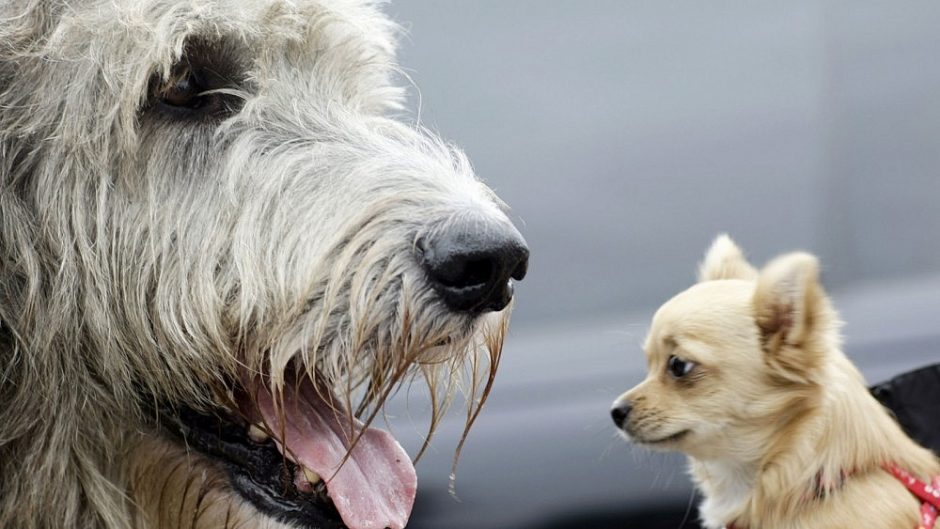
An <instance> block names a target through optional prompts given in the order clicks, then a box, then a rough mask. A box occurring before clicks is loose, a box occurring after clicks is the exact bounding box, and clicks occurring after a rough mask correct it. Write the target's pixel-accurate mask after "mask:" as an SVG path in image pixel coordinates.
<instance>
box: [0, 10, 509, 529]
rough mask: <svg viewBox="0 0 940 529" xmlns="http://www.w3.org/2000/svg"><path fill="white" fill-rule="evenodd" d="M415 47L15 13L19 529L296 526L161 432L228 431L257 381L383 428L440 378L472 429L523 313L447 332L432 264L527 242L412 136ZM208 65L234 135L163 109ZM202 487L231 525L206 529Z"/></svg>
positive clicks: (292, 25)
mask: <svg viewBox="0 0 940 529" xmlns="http://www.w3.org/2000/svg"><path fill="white" fill-rule="evenodd" d="M396 33H397V29H396V27H395V26H394V25H393V24H392V23H390V22H389V20H388V19H387V18H386V17H385V16H384V15H383V14H382V13H381V12H380V11H379V9H378V7H377V6H376V5H375V4H374V3H373V2H368V1H362V0H319V1H306V0H304V1H301V0H297V1H286V0H251V1H249V0H214V1H213V0H205V1H200V0H189V1H186V0H75V1H65V0H7V1H5V2H3V3H0V527H11V528H14V527H15V528H22V529H33V528H56V529H59V528H64V527H68V528H104V527H107V528H114V529H118V528H122V529H123V528H129V527H154V526H161V525H162V526H166V527H184V526H185V527H189V526H190V525H191V526H193V527H195V526H205V527H214V526H221V525H227V526H236V525H237V526H239V527H279V525H278V524H277V523H275V522H274V521H272V520H270V519H268V518H266V517H264V516H261V515H259V514H258V513H256V512H254V511H252V510H251V509H249V508H248V507H246V506H245V505H243V504H240V503H239V502H240V500H239V499H237V498H235V497H234V496H232V495H230V494H227V493H226V492H225V491H224V490H223V489H224V485H220V484H219V483H218V482H219V477H218V475H217V473H213V472H215V471H214V470H213V469H212V468H211V465H209V464H207V463H206V462H204V461H200V460H199V459H198V458H197V457H196V456H194V455H187V454H186V453H185V451H183V450H182V448H181V447H173V446H166V445H164V444H161V443H162V441H159V436H158V434H157V429H158V425H157V424H156V421H155V418H154V416H153V413H152V412H148V411H147V410H148V406H147V405H148V404H149V403H148V402H145V400H150V399H152V400H153V401H159V402H169V403H178V404H185V405H187V406H191V407H194V408H197V409H209V408H213V407H219V406H223V407H224V406H226V405H227V402H226V398H225V395H226V394H227V393H228V392H229V390H230V389H231V387H230V385H231V382H232V380H236V379H237V378H238V377H239V373H240V371H241V370H249V371H260V372H264V373H268V374H270V375H271V377H272V384H273V385H274V386H275V388H280V386H281V385H282V384H283V381H284V373H285V370H287V369H290V368H297V367H298V366H300V367H299V368H300V369H302V370H303V371H305V372H306V373H307V374H308V375H310V376H313V375H314V373H319V376H320V377H322V380H326V381H328V382H329V383H330V384H331V385H332V388H333V390H334V391H336V392H337V393H338V394H340V395H343V396H344V397H345V398H346V399H347V401H348V403H349V404H350V405H351V408H350V409H356V410H359V411H360V412H361V416H362V417H363V418H364V419H368V420H371V419H372V418H374V417H375V413H376V412H377V411H378V410H379V407H380V406H381V404H382V403H383V402H384V400H385V399H386V397H387V396H388V395H389V392H390V391H392V390H393V388H395V387H396V386H397V385H398V384H399V383H400V382H401V381H402V380H404V379H407V378H409V377H412V376H415V375H418V376H421V377H423V378H424V379H426V381H427V385H428V387H429V389H430V392H431V394H432V395H433V397H434V402H435V410H434V416H433V417H432V420H431V430H432V431H433V427H434V425H435V424H436V421H437V420H438V418H439V413H440V412H441V410H442V409H443V408H444V407H446V404H447V403H448V402H449V401H450V396H451V395H452V390H453V389H454V387H455V385H460V383H461V381H464V382H466V385H465V389H466V391H467V392H468V393H469V398H468V399H467V400H468V402H470V410H469V413H468V428H469V425H470V423H472V421H473V419H474V418H475V416H476V413H478V412H479V408H480V406H481V405H482V400H483V398H485V395H486V394H487V392H488V391H489V385H490V384H491V383H492V375H493V373H494V371H495V368H496V365H497V363H498V358H499V351H500V348H501V344H502V338H503V334H504V332H505V326H506V321H507V318H508V311H504V312H503V313H496V314H491V315H489V316H486V317H483V318H476V319H471V318H468V317H464V316H459V315H454V314H451V313H448V312H447V311H445V310H443V308H442V306H441V304H440V303H439V302H438V300H437V299H436V297H435V294H434V292H433V290H432V289H430V288H429V287H428V285H427V281H426V280H425V277H424V274H423V272H422V270H420V267H419V266H417V264H416V262H415V258H414V245H415V243H416V241H418V240H420V239H421V238H422V237H427V236H429V235H431V234H433V233H434V232H435V231H436V230H443V229H446V226H447V225H448V224H449V223H450V222H453V221H454V220H456V219H459V220H461V222H468V221H470V222H479V223H480V224H481V226H485V225H488V224H492V223H504V224H505V223H508V220H507V218H506V215H505V213H504V211H503V209H504V206H503V205H502V203H501V202H500V201H499V200H498V199H497V198H496V197H495V196H494V195H493V194H492V192H491V191H489V190H488V189H487V188H486V187H485V186H484V185H483V184H481V183H480V182H479V181H478V180H477V179H476V177H475V176H474V174H473V172H472V170H471V168H470V165H469V163H468V161H467V159H466V158H465V157H464V155H463V154H462V153H461V152H460V151H459V150H457V149H455V148H454V147H452V146H451V145H448V144H447V143H445V142H443V141H441V140H440V139H438V138H436V137H435V136H433V135H432V134H429V133H427V132H426V131H422V130H420V129H417V128H415V127H413V126H408V125H406V124H403V123H401V122H400V121H397V120H395V119H394V118H393V117H390V116H389V113H390V112H394V111H395V110H396V109H398V108H400V104H401V102H402V94H403V91H402V89H401V88H399V86H397V85H396V79H397V78H398V77H399V76H397V75H396V71H397V70H396V66H395V61H394V49H395V35H396ZM188 65H197V66H199V67H200V68H203V69H205V70H207V71H210V72H212V73H213V75H214V76H216V77H215V82H217V83H221V84H220V85H219V86H214V87H213V89H212V90H211V93H206V94H203V95H202V96H201V97H206V98H209V99H207V100H210V101H212V105H215V106H214V107H213V110H212V111H211V112H192V113H190V112H185V111H184V112H179V111H178V109H175V108H168V107H167V106H166V105H165V104H163V103H161V101H160V97H161V95H163V94H165V90H167V87H168V86H169V87H171V88H172V86H173V82H174V80H176V81H178V80H179V79H178V76H179V75H185V72H186V71H188V70H187V68H188ZM180 72H184V73H183V74H181V73H180ZM442 343H446V344H447V345H443V346H441V345H440V344H442ZM466 373H469V376H464V375H465V374H466ZM178 448H179V450H177V449H178ZM173 465H176V466H175V467H174V466H173ZM171 467H172V470H167V469H169V468H171ZM176 473H180V474H179V475H176ZM170 474H173V475H174V476H175V477H170ZM200 476H201V477H200ZM206 476H208V477H206ZM194 479H201V480H202V481H200V485H199V487H197V488H200V487H201V489H200V492H199V501H200V502H203V501H204V500H205V499H207V498H208V499H209V500H211V501H214V502H217V503H219V504H226V503H229V505H226V506H225V508H224V510H221V511H220V510H218V509H216V508H215V506H213V507H211V508H209V507H205V506H202V507H200V505H199V504H194V505H196V506H195V507H193V509H196V511H199V509H200V508H203V509H204V510H205V516H203V514H204V513H203V512H202V511H199V512H193V513H190V512H189V511H188V510H187V511H186V513H185V518H186V519H185V520H183V519H182V518H183V517H184V515H183V511H184V505H189V504H186V501H188V500H186V496H187V495H188V494H189V485H186V490H182V488H183V487H182V485H180V483H189V482H191V481H192V480H194ZM161 480H163V481H161ZM173 488H178V489H180V490H176V491H173V490H170V492H173V493H175V494H176V496H178V497H180V498H182V499H179V502H180V504H179V512H180V515H179V516H176V517H174V516H172V515H170V516H168V515H166V513H167V512H171V511H172V512H174V513H175V512H176V506H175V505H174V506H168V505H161V504H163V503H166V502H168V501H170V500H169V499H168V498H170V497H172V496H173V494H171V493H168V492H167V489H173ZM207 489H210V490H207ZM211 489H217V490H211ZM148 491H149V492H148ZM154 491H160V493H159V494H156V493H155V492H154ZM233 505H234V507H233ZM186 509H189V507H186ZM213 509H215V510H214V511H213ZM210 511H212V512H215V513H216V514H215V515H213V514H211V512H210ZM219 512H223V513H224V517H223V516H222V515H220V514H218V513H219ZM153 513H158V514H153ZM160 513H163V514H160ZM190 514H191V515H192V519H191V520H190ZM184 521H185V523H184ZM236 522H237V523H236Z"/></svg>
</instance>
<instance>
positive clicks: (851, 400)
mask: <svg viewBox="0 0 940 529" xmlns="http://www.w3.org/2000/svg"><path fill="white" fill-rule="evenodd" d="M699 280H700V282H699V283H698V284H696V285H695V286H693V287H691V288H690V289H688V290H686V291H685V292H682V293H681V294H679V295H677V296H676V297H674V298H673V299H671V300H669V301H668V302H667V303H666V304H665V305H663V306H662V307H661V308H660V309H659V310H658V311H657V313H656V315H655V317H654V319H653V324H652V327H651V330H650V333H649V336H648V338H647V340H646V343H645V351H646V355H647V360H648V364H649V376H648V377H647V378H646V380H644V381H643V382H642V383H641V384H639V385H638V386H636V387H635V388H633V389H631V390H630V391H627V392H626V393H624V394H623V395H622V396H621V397H620V398H619V399H618V400H617V401H615V406H621V405H623V404H626V403H629V404H631V405H632V411H631V413H630V415H629V419H628V421H627V422H626V423H625V424H624V431H625V433H626V435H627V436H628V437H629V438H631V439H632V440H633V441H635V442H638V443H641V444H645V445H648V446H650V447H652V448H654V449H662V450H678V451H682V452H684V453H686V454H687V455H688V456H689V460H690V468H691V474H692V477H693V479H694V481H695V483H696V485H697V486H698V488H699V489H700V490H701V491H702V493H703V496H704V500H703V501H702V503H701V505H700V512H701V517H702V520H703V522H704V524H705V526H706V527H707V528H709V529H719V528H722V527H726V526H730V525H732V524H733V525H734V527H736V528H739V529H744V528H751V529H757V528H759V529H838V528H846V529H848V528H852V529H859V528H869V529H885V528H889V527H890V528H898V529H906V528H910V529H913V528H915V527H916V524H917V521H918V514H919V505H920V502H919V501H918V500H916V499H915V498H914V497H913V496H912V495H911V494H910V493H909V492H908V491H907V490H906V489H905V488H904V487H903V486H902V485H901V484H900V483H899V482H898V481H896V480H895V479H894V478H892V477H891V476H890V475H889V474H888V473H887V472H886V471H885V470H883V469H882V465H883V464H885V463H888V462H893V463H896V464H897V465H899V466H900V467H903V468H905V469H907V470H909V471H910V472H913V473H914V474H916V475H918V476H920V477H921V478H922V479H924V478H927V477H928V476H936V475H937V474H940V463H938V461H937V458H936V457H935V456H934V455H933V454H932V453H930V452H929V451H928V450H926V449H924V448H922V447H920V446H918V445H917V444H915V443H914V442H913V441H912V440H911V439H910V438H908V437H907V436H906V435H905V434H904V433H903V432H902V431H901V429H900V427H899V426H898V425H897V423H896V422H895V421H894V420H893V419H892V417H891V416H890V415H889V413H888V412H887V411H886V410H885V409H884V408H883V407H882V406H881V405H880V404H879V403H878V402H877V401H876V400H875V399H874V398H872V397H871V395H869V393H868V390H867V389H866V385H865V382H864V380H863V378H862V376H861V374H860V373H859V371H858V370H857V369H856V368H855V367H854V366H853V365H852V363H851V362H850V361H849V359H848V358H847V357H846V356H845V354H844V353H843V352H842V350H841V338H840V334H839V325H840V322H839V319H838V316H837V314H836V312H835V310H834V309H833V308H832V306H831V304H830V301H829V298H828V297H827V296H826V293H825V292H824V290H823V288H822V286H821V284H820V282H819V266H818V263H817V260H816V258H815V257H813V256H811V255H808V254H805V253H791V254H787V255H783V256H781V257H778V258H777V259H775V260H773V261H772V262H771V263H770V264H768V265H767V266H765V267H764V268H763V269H762V270H760V271H757V270H756V269H755V268H754V267H753V266H751V265H750V264H749V263H748V262H747V261H746V260H745V258H744V256H743V253H742V252H741V250H740V249H739V248H738V247H737V246H736V245H735V244H734V243H733V242H732V241H731V239H729V238H728V237H727V236H721V237H719V238H718V239H717V240H716V241H715V242H714V244H713V245H712V247H711V249H710V250H709V251H708V253H707V255H706V256H705V259H704V261H703V263H702V265H701V267H700V270H699ZM673 356H675V357H677V358H679V359H681V360H683V361H686V362H692V368H691V370H690V371H689V372H688V374H686V375H684V376H679V377H677V376H675V375H673V374H670V371H669V369H668V363H669V359H670V357H673Z"/></svg>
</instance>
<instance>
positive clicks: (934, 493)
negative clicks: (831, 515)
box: [725, 463, 940, 529]
mask: <svg viewBox="0 0 940 529" xmlns="http://www.w3.org/2000/svg"><path fill="white" fill-rule="evenodd" d="M883 468H884V469H885V470H887V471H888V472H889V473H890V474H891V475H892V476H894V478H895V479H897V480H898V481H900V482H901V484H902V485H904V487H905V488H907V490H909V491H910V492H911V494H913V495H914V496H916V497H917V498H918V499H920V500H921V501H923V503H922V504H921V506H920V525H918V526H917V529H934V525H935V524H936V522H937V517H938V512H940V476H936V477H934V478H933V481H932V482H931V483H925V482H923V481H921V480H919V479H917V478H916V477H914V476H913V475H912V474H911V473H910V472H908V471H906V470H904V469H902V468H901V467H899V466H897V465H895V464H894V463H890V464H886V465H884V466H883ZM851 474H852V473H851V472H850V473H843V475H842V476H841V478H842V480H844V479H845V478H846V477H847V476H849V475H851ZM820 486H821V485H820V477H819V476H816V494H817V496H818V495H819V494H820V492H819V491H820ZM725 529H743V528H741V527H738V526H736V525H735V524H733V523H731V524H728V526H727V527H726V528H725Z"/></svg>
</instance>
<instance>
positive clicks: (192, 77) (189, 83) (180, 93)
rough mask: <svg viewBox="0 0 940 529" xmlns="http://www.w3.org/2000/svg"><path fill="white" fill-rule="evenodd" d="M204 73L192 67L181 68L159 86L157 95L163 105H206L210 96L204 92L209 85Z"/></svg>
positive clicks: (197, 106)
mask: <svg viewBox="0 0 940 529" xmlns="http://www.w3.org/2000/svg"><path fill="white" fill-rule="evenodd" d="M206 85H207V82H206V79H205V76H204V75H201V73H200V72H198V71H196V70H194V69H192V68H183V69H181V70H180V71H178V72H177V73H176V74H175V75H174V76H173V77H172V78H171V79H169V80H167V81H166V82H164V83H163V84H162V85H160V86H159V88H158V91H157V94H156V95H157V97H159V99H160V102H161V103H163V104H164V105H167V106H170V107H174V108H180V109H197V108H202V107H204V106H206V104H207V103H209V102H210V101H211V97H209V96H206V95H205V94H204V93H203V92H205V91H206V90H207V89H208V88H209V87H208V86H206Z"/></svg>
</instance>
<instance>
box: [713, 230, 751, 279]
mask: <svg viewBox="0 0 940 529" xmlns="http://www.w3.org/2000/svg"><path fill="white" fill-rule="evenodd" d="M756 277H757V270H756V269H755V268H754V267H753V266H751V263H748V262H747V259H745V258H744V252H742V251H741V249H740V248H738V245H736V244H735V243H734V241H732V240H731V237H728V235H727V234H725V233H722V234H721V235H719V236H718V237H716V238H715V241H714V242H713V243H712V245H711V247H710V248H709V249H708V251H707V252H705V259H703V260H702V264H700V265H699V267H698V280H699V283H702V282H704V281H715V280H717V279H754V278H756Z"/></svg>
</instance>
